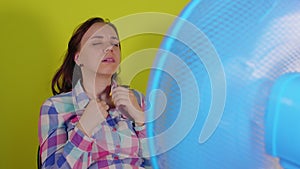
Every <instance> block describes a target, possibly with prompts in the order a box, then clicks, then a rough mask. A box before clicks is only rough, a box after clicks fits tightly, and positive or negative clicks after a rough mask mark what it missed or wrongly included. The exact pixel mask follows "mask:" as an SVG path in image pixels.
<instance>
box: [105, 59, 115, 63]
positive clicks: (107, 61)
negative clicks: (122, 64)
mask: <svg viewBox="0 0 300 169" xmlns="http://www.w3.org/2000/svg"><path fill="white" fill-rule="evenodd" d="M102 62H106V63H114V62H115V59H114V58H104V59H103V60H102Z"/></svg>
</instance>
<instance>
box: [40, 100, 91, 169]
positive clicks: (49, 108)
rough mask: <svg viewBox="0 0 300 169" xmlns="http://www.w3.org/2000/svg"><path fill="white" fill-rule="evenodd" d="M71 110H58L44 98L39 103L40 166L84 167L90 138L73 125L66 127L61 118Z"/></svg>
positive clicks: (89, 149) (69, 113)
mask: <svg viewBox="0 0 300 169" xmlns="http://www.w3.org/2000/svg"><path fill="white" fill-rule="evenodd" d="M72 115H74V114H72V113H71V112H63V113H58V112H57V110H56V108H55V107H54V105H53V103H52V102H51V101H50V100H47V101H46V102H45V103H44V104H43V105H42V107H41V111H40V119H39V141H40V147H41V149H40V155H41V159H42V168H87V166H88V165H89V161H90V156H89V152H90V151H91V147H92V143H93V141H92V139H90V138H89V137H87V136H86V135H85V134H84V133H83V132H82V131H81V130H79V129H78V128H77V127H76V126H75V125H74V128H71V129H69V131H67V126H66V124H65V119H68V117H70V116H72Z"/></svg>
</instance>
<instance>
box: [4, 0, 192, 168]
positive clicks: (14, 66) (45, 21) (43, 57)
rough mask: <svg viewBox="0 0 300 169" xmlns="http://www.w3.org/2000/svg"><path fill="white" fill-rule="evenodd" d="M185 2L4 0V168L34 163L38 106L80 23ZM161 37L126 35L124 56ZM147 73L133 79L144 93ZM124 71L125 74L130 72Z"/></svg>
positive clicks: (173, 8)
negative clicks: (88, 19) (90, 18)
mask: <svg viewBox="0 0 300 169" xmlns="http://www.w3.org/2000/svg"><path fill="white" fill-rule="evenodd" d="M187 3H188V0H179V1H174V0H113V1H109V0H108V1H103V0H86V1H74V0H73V1H71V0H69V1H63V0H52V1H35V0H23V1H22V0H19V1H11V0H4V1H3V0H2V1H1V2H0V22H1V26H0V38H1V42H0V49H1V50H0V55H1V60H0V61H1V64H0V72H1V87H0V90H1V91H0V93H1V102H0V104H1V107H0V108H1V109H0V110H1V118H0V119H1V121H0V130H1V132H0V133H1V144H0V148H1V149H0V154H1V157H0V168H1V169H9V168H11V169H16V168H36V149H37V145H38V139H37V122H38V116H39V108H40V106H41V104H42V102H43V101H44V100H45V99H46V98H48V97H50V96H51V91H50V81H51V78H52V76H53V74H54V72H55V70H56V69H57V68H58V66H59V65H60V63H61V61H62V56H63V54H64V52H65V50H66V46H67V42H68V40H69V38H70V36H71V33H72V32H73V30H74V28H75V27H76V26H77V25H78V24H79V23H81V22H82V21H84V20H85V19H87V18H89V17H92V16H100V17H105V18H110V20H111V21H114V20H116V19H118V18H120V17H123V16H127V15H129V14H135V13H140V12H164V13H169V14H173V15H178V14H179V13H180V11H181V10H182V9H183V8H184V6H185V5H186V4H187ZM144 22H148V21H147V20H145V21H144ZM140 24H141V25H143V22H141V23H140ZM162 24H165V25H166V24H167V25H169V24H170V23H169V22H167V23H162ZM165 25H164V26H165ZM153 26H154V27H160V26H162V25H160V24H157V25H153ZM119 29H122V28H119ZM161 39H162V36H161V35H153V34H152V35H151V34H143V35H136V36H132V37H129V38H126V39H124V40H123V42H122V45H123V46H122V49H123V51H122V52H123V57H124V58H126V57H127V56H129V55H131V54H132V53H134V52H136V51H139V50H142V49H145V48H158V47H159V45H160V42H161ZM147 62H149V61H147ZM150 62H151V60H150ZM135 64H141V63H135ZM131 65H132V66H135V65H134V64H131ZM122 73H124V74H125V70H124V71H123V70H122ZM148 73H149V71H142V72H140V73H139V74H137V76H135V78H134V79H133V80H132V81H130V84H131V85H132V86H133V87H135V88H138V89H139V90H141V91H142V92H144V93H145V90H146V89H145V88H146V84H147V78H148ZM122 77H124V78H125V79H126V75H123V76H122ZM125 81H126V80H125Z"/></svg>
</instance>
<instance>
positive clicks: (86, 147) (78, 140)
mask: <svg viewBox="0 0 300 169" xmlns="http://www.w3.org/2000/svg"><path fill="white" fill-rule="evenodd" d="M70 142H71V143H72V144H74V146H75V147H78V148H79V149H80V150H82V151H86V152H90V151H91V150H92V144H93V139H92V138H90V137H88V136H86V135H85V134H84V133H83V132H82V131H81V130H80V129H78V128H77V127H75V128H74V130H73V132H72V133H71V135H70Z"/></svg>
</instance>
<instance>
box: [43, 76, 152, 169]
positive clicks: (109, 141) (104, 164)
mask: <svg viewBox="0 0 300 169" xmlns="http://www.w3.org/2000/svg"><path fill="white" fill-rule="evenodd" d="M134 93H135V95H136V97H137V99H138V101H139V103H140V106H141V107H142V108H144V107H145V101H144V97H143V95H142V94H141V93H139V92H137V91H134ZM88 103H89V98H88V96H87V95H86V93H85V92H84V90H83V88H82V86H81V84H80V81H79V82H78V83H77V85H76V86H75V87H74V88H73V90H72V91H71V92H68V93H63V94H60V95H56V96H53V97H51V98H49V99H48V100H46V101H45V102H44V104H43V105H42V107H41V111H40V119H39V142H40V156H41V161H42V168H64V169H65V168H66V169H67V168H75V169H82V168H84V169H86V168H90V169H99V168H103V169H123V168H129V169H131V168H132V169H140V168H144V165H145V164H147V163H148V162H147V161H148V160H146V159H145V158H143V156H144V155H145V154H148V153H149V152H148V149H147V144H146V141H145V140H146V139H145V138H146V129H145V126H142V127H135V126H134V124H133V122H132V121H130V120H129V119H127V118H124V116H122V115H121V114H120V113H119V111H117V110H116V109H112V110H110V111H109V115H108V117H107V119H106V121H104V122H102V123H101V124H100V125H99V126H98V127H97V128H96V129H95V130H94V132H93V135H92V137H88V136H86V135H85V134H84V133H83V132H82V131H81V130H79V129H78V128H77V127H76V124H77V123H78V121H79V119H80V117H81V115H82V113H83V112H84V109H85V107H86V106H87V104H88Z"/></svg>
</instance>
